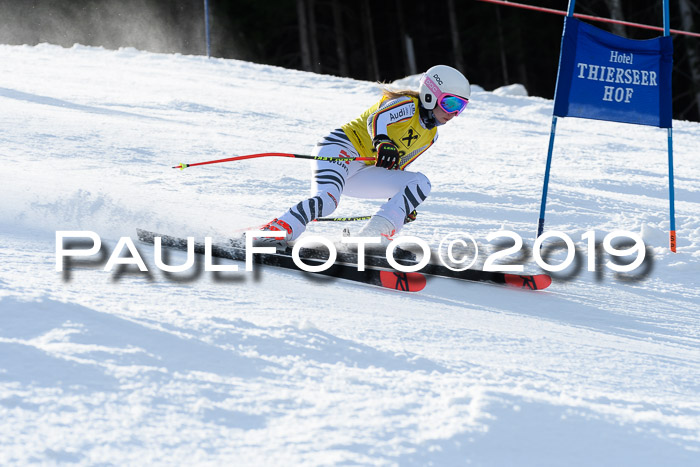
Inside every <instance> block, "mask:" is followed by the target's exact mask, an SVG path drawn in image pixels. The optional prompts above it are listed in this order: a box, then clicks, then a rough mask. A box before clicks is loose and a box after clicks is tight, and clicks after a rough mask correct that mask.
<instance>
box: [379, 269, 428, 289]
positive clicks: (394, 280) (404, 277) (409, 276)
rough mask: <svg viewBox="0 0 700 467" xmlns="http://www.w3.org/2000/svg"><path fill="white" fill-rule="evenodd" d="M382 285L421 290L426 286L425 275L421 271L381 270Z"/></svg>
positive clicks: (391, 287)
mask: <svg viewBox="0 0 700 467" xmlns="http://www.w3.org/2000/svg"><path fill="white" fill-rule="evenodd" d="M379 279H380V280H381V281H382V287H386V288H389V289H396V290H403V291H405V292H419V291H421V290H423V289H424V288H425V276H424V275H423V274H421V273H419V272H398V271H380V273H379Z"/></svg>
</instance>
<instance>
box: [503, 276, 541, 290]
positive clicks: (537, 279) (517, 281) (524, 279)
mask: <svg viewBox="0 0 700 467" xmlns="http://www.w3.org/2000/svg"><path fill="white" fill-rule="evenodd" d="M505 279H506V284H508V285H510V286H511V287H517V288H519V289H530V290H541V289H546V288H547V287H549V286H550V284H551V283H552V278H551V277H549V276H548V275H547V274H537V275H534V276H527V275H518V274H506V275H505Z"/></svg>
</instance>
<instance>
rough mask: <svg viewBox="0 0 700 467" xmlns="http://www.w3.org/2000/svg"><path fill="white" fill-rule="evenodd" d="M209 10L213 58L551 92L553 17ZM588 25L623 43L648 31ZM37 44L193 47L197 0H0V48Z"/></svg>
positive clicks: (216, 3) (609, 4) (686, 0)
mask: <svg viewBox="0 0 700 467" xmlns="http://www.w3.org/2000/svg"><path fill="white" fill-rule="evenodd" d="M520 1H521V2H522V3H529V4H532V5H537V6H542V7H546V8H553V9H557V10H565V9H566V8H567V5H568V0H520ZM209 8H210V20H211V38H212V55H213V56H215V57H225V58H235V59H241V60H247V61H252V62H257V63H265V64H271V65H278V66H282V67H285V68H297V69H305V70H309V71H315V72H319V73H326V74H333V75H339V76H350V77H353V78H357V79H366V80H379V81H391V80H394V79H398V78H402V77H404V76H406V75H408V74H413V73H416V72H420V71H424V70H425V69H427V68H428V67H430V66H432V65H434V64H438V63H444V64H448V65H452V66H454V67H456V68H459V69H461V70H462V71H463V72H464V73H465V75H466V76H467V78H469V80H470V81H471V82H472V83H475V84H479V85H480V86H482V87H484V88H485V89H487V90H491V89H494V88H496V87H499V86H502V85H504V84H511V83H516V82H517V83H522V84H524V85H525V87H526V88H527V89H528V92H529V93H530V94H531V95H537V96H543V97H547V98H552V96H553V95H554V86H555V82H556V72H557V63H558V59H559V47H560V41H561V32H562V25H563V18H562V17H561V16H558V15H552V14H547V13H541V12H535V11H528V10H522V9H517V8H513V7H505V6H496V5H493V4H488V3H484V2H479V1H477V0H448V1H440V2H437V1H434V2H425V1H419V0H209ZM576 12H577V13H584V14H589V15H595V16H603V17H607V18H611V17H614V18H619V19H624V20H626V21H631V22H637V23H643V24H651V25H656V26H661V25H662V2H661V0H578V1H577V2H576ZM593 24H595V25H596V26H597V27H600V28H602V29H605V30H608V31H611V32H615V33H617V34H625V35H627V37H631V38H634V39H649V38H651V37H655V36H657V35H659V34H660V33H658V32H655V31H649V30H642V29H636V28H629V27H622V28H620V27H615V26H614V25H608V24H604V23H593ZM698 25H700V7H698V2H697V1H695V0H671V28H673V29H689V28H690V29H694V30H693V32H698ZM40 42H49V43H53V44H59V45H63V46H67V47H69V46H72V45H73V44H74V43H80V44H85V45H95V46H103V47H106V48H111V49H116V48H119V47H136V48H138V49H142V50H149V51H153V52H167V53H171V52H178V53H183V54H205V53H206V46H205V40H204V0H121V1H119V0H71V1H63V2H62V1H58V0H0V43H5V44H31V45H33V44H37V43H40ZM674 47H675V52H674V63H675V69H674V83H673V94H674V118H678V119H686V120H700V113H699V109H698V105H700V83H698V77H700V69H698V68H700V59H699V57H700V38H693V37H687V36H680V35H676V36H674ZM411 50H412V51H413V53H412V54H410V51H411Z"/></svg>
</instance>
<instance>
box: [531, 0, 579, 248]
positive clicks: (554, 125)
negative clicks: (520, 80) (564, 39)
mask: <svg viewBox="0 0 700 467" xmlns="http://www.w3.org/2000/svg"><path fill="white" fill-rule="evenodd" d="M575 5H576V0H569V8H568V10H567V12H566V16H573V15H574V7H575ZM563 47H564V44H563V43H562V51H560V52H559V66H561V54H562V52H563ZM557 84H559V76H558V73H557ZM554 95H555V96H556V91H555V92H554ZM556 131H557V117H556V116H555V115H552V130H551V132H550V133H549V149H548V150H547V166H546V167H545V169H544V184H543V186H542V202H541V203H540V219H539V221H538V222H537V237H539V236H540V235H542V232H544V212H545V209H546V207H547V190H548V189H549V171H550V169H551V167H552V153H553V152H554V136H555V134H556Z"/></svg>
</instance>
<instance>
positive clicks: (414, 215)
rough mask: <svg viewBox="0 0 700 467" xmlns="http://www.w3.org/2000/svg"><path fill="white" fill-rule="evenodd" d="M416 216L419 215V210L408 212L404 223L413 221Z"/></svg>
mask: <svg viewBox="0 0 700 467" xmlns="http://www.w3.org/2000/svg"><path fill="white" fill-rule="evenodd" d="M416 217H418V211H416V210H415V209H414V210H413V211H411V213H410V214H406V218H405V219H404V220H403V223H404V224H408V223H409V222H413V221H414V220H416Z"/></svg>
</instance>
